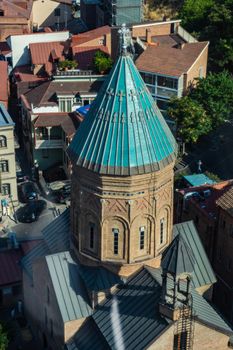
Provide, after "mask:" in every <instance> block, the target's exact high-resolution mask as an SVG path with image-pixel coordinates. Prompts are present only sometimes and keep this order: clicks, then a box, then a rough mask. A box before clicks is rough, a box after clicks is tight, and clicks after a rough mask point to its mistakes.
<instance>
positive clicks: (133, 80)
mask: <svg viewBox="0 0 233 350" xmlns="http://www.w3.org/2000/svg"><path fill="white" fill-rule="evenodd" d="M68 154H69V156H70V158H71V160H72V161H73V162H74V163H75V164H77V165H78V166H81V167H85V168H88V169H90V170H92V171H94V172H98V173H100V174H111V175H122V176H128V175H137V174H143V173H150V172H154V171H157V170H160V169H162V168H164V167H165V166H167V165H168V164H170V163H171V162H173V161H174V160H175V157H176V142H175V139H174V137H173V135H172V133H171V131H170V129H169V127H168V126H167V124H166V122H165V120H164V118H163V116H162V114H161V112H160V111H159V110H158V108H157V106H156V104H155V102H154V100H153V98H152V96H151V95H150V93H149V91H148V89H147V87H146V86H145V83H144V81H143V80H142V78H141V76H140V74H139V72H138V71H137V68H136V67H135V65H134V63H133V61H132V59H131V57H130V56H129V55H122V56H120V57H119V59H118V60H117V62H116V64H115V66H114V67H113V69H112V71H111V73H110V74H109V76H108V78H107V79H106V80H105V82H104V84H103V86H102V88H101V90H100V92H99V93H98V96H97V98H96V100H95V101H94V102H93V103H92V106H91V109H90V111H89V113H88V114H87V116H86V118H85V119H84V121H83V122H82V124H81V126H80V127H79V129H78V130H77V132H76V134H75V136H74V138H73V140H72V142H71V144H70V145H69V147H68Z"/></svg>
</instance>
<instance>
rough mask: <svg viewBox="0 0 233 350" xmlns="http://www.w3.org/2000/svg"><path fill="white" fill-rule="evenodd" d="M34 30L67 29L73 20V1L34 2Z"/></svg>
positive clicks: (40, 0) (39, 0)
mask: <svg viewBox="0 0 233 350" xmlns="http://www.w3.org/2000/svg"><path fill="white" fill-rule="evenodd" d="M32 16H33V29H34V30H35V29H39V28H43V27H53V28H54V29H56V30H63V29H67V24H68V22H69V21H70V20H71V19H72V1H71V0H34V1H33V5H32Z"/></svg>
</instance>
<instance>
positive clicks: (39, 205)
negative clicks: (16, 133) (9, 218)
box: [17, 199, 47, 223]
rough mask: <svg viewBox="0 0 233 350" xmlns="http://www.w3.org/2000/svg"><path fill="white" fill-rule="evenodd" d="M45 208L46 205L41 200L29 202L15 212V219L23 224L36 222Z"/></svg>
mask: <svg viewBox="0 0 233 350" xmlns="http://www.w3.org/2000/svg"><path fill="white" fill-rule="evenodd" d="M46 207H47V203H46V201H44V200H42V199H39V200H34V201H31V202H29V203H28V204H26V205H25V206H24V207H22V208H20V209H19V210H18V211H17V219H18V221H20V222H25V223H30V222H34V221H37V220H38V219H39V216H40V215H41V213H42V211H43V210H45V209H46Z"/></svg>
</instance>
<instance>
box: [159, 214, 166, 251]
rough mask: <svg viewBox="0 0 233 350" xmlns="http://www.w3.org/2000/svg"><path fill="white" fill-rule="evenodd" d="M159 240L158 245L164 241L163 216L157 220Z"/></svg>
mask: <svg viewBox="0 0 233 350" xmlns="http://www.w3.org/2000/svg"><path fill="white" fill-rule="evenodd" d="M159 233H160V235H159V242H160V245H162V244H163V243H164V233H165V218H164V217H163V218H161V219H160V222H159Z"/></svg>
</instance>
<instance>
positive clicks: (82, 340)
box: [66, 318, 111, 350]
mask: <svg viewBox="0 0 233 350" xmlns="http://www.w3.org/2000/svg"><path fill="white" fill-rule="evenodd" d="M66 349H67V350H110V349H111V348H110V347H109V345H108V343H107V342H106V340H105V339H104V337H103V335H102V334H101V333H100V331H99V329H98V327H97V326H96V324H95V322H94V320H93V319H92V318H89V319H87V321H85V322H84V324H83V325H82V326H81V327H80V328H79V330H78V331H77V333H76V334H75V336H74V338H73V341H72V342H71V343H69V344H67V345H66Z"/></svg>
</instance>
